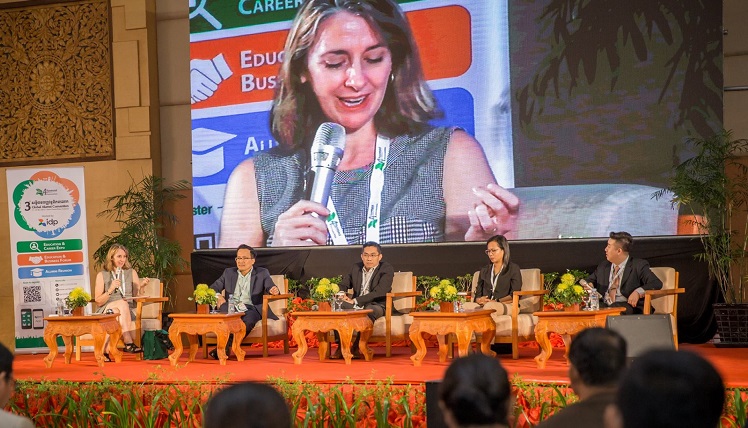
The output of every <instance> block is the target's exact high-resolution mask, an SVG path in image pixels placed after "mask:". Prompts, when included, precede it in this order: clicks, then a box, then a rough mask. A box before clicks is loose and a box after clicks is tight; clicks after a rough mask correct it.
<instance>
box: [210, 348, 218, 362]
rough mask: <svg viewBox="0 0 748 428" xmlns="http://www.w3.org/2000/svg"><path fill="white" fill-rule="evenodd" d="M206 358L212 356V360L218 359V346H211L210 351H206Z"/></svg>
mask: <svg viewBox="0 0 748 428" xmlns="http://www.w3.org/2000/svg"><path fill="white" fill-rule="evenodd" d="M208 358H212V359H214V360H217V359H218V348H213V350H211V351H210V352H208Z"/></svg>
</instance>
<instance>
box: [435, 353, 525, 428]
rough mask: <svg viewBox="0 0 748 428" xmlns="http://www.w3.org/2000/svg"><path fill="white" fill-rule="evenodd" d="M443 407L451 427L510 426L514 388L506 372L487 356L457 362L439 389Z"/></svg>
mask: <svg viewBox="0 0 748 428" xmlns="http://www.w3.org/2000/svg"><path fill="white" fill-rule="evenodd" d="M439 406H440V407H441V409H442V412H443V413H444V421H445V422H446V423H447V425H448V426H449V427H450V428H456V427H468V426H486V427H489V426H490V427H493V426H505V425H507V416H508V414H509V408H510V406H511V386H510V384H509V378H508V377H507V374H506V370H504V367H502V366H501V363H499V360H497V359H495V358H491V357H488V356H486V355H483V354H471V355H468V356H467V357H462V358H458V359H456V360H455V361H454V362H453V363H452V364H451V365H450V366H449V368H448V369H447V372H446V373H445V374H444V380H442V383H441V385H440V387H439Z"/></svg>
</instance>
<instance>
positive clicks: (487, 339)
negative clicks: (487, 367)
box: [480, 327, 496, 357]
mask: <svg viewBox="0 0 748 428" xmlns="http://www.w3.org/2000/svg"><path fill="white" fill-rule="evenodd" d="M495 334H496V327H494V328H493V329H491V330H488V331H483V332H481V336H480V351H481V352H482V353H483V354H484V355H488V356H490V357H495V356H496V352H494V351H492V350H491V340H492V339H493V338H494V335H495Z"/></svg>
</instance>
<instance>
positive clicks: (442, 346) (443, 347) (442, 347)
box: [436, 334, 449, 363]
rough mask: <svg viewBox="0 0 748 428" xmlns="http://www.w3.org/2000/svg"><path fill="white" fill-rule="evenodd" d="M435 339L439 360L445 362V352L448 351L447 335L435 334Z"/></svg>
mask: <svg viewBox="0 0 748 428" xmlns="http://www.w3.org/2000/svg"><path fill="white" fill-rule="evenodd" d="M436 341H437V342H439V354H438V355H439V362H440V363H445V362H447V353H448V352H449V348H448V346H447V335H446V334H437V335H436Z"/></svg>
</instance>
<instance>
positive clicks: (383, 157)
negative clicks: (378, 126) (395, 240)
mask: <svg viewBox="0 0 748 428" xmlns="http://www.w3.org/2000/svg"><path fill="white" fill-rule="evenodd" d="M390 142H391V140H390V139H389V138H388V137H384V136H382V135H377V144H376V147H375V149H374V166H372V168H371V177H370V178H369V206H368V209H367V211H366V212H367V217H366V239H365V241H367V242H368V241H374V242H379V224H380V221H379V219H380V216H381V211H382V191H383V190H384V169H385V168H386V167H387V154H388V153H389V151H390ZM327 209H328V210H329V211H330V215H328V216H327V219H326V220H325V223H327V232H328V233H329V234H330V239H331V240H332V243H333V244H335V245H348V239H346V237H345V234H344V233H343V227H342V220H341V218H340V215H339V214H338V211H337V210H336V209H335V204H333V202H332V197H330V198H329V199H328V200H327Z"/></svg>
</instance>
